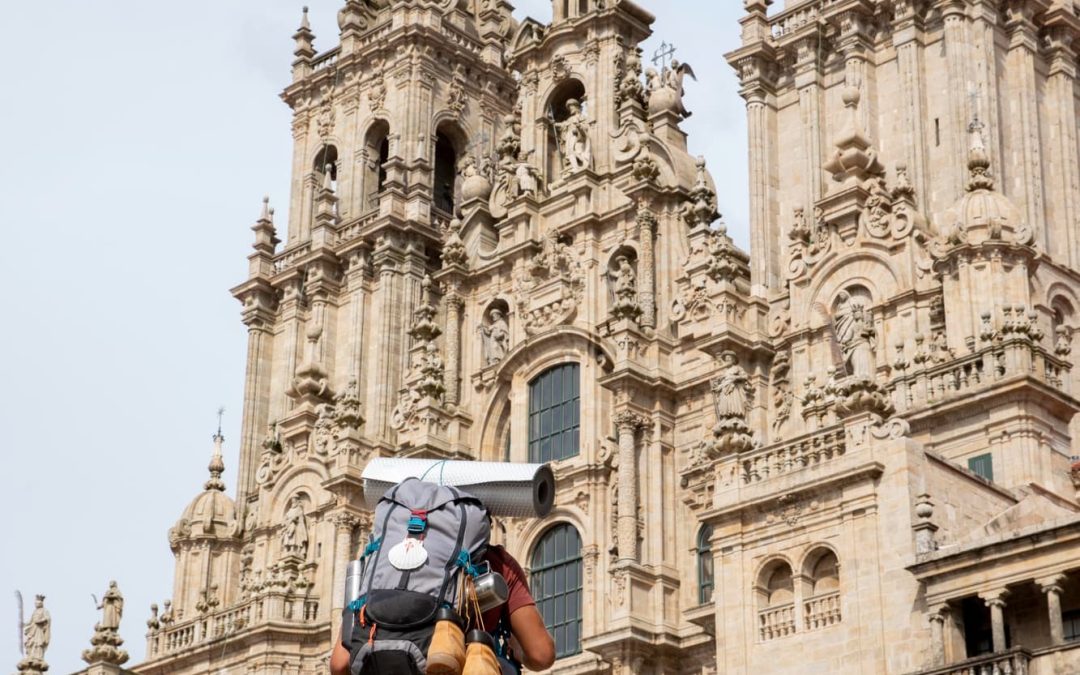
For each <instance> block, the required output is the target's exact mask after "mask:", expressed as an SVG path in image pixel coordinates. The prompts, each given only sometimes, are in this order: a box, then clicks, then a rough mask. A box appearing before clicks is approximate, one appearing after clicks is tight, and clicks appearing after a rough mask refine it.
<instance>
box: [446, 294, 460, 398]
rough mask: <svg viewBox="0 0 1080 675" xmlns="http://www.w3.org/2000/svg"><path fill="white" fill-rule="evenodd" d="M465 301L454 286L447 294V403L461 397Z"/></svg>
mask: <svg viewBox="0 0 1080 675" xmlns="http://www.w3.org/2000/svg"><path fill="white" fill-rule="evenodd" d="M464 306H465V301H464V300H462V299H461V296H460V295H458V292H457V288H456V287H454V288H452V289H450V290H448V291H447V294H446V374H445V375H444V382H443V385H444V386H445V387H446V403H447V405H457V404H458V402H459V401H460V400H461V399H460V392H459V388H460V383H461V310H462V308H463V307H464Z"/></svg>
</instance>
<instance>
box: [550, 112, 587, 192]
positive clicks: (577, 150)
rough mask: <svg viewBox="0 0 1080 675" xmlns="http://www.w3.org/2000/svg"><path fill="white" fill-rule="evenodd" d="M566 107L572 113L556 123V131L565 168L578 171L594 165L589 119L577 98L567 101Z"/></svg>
mask: <svg viewBox="0 0 1080 675" xmlns="http://www.w3.org/2000/svg"><path fill="white" fill-rule="evenodd" d="M566 109H567V110H568V111H569V113H570V114H569V116H568V117H567V118H566V119H565V120H563V121H562V122H556V123H555V133H556V134H557V135H558V137H559V149H560V151H561V152H562V156H563V157H562V159H563V162H562V163H563V169H564V170H565V171H566V172H567V173H577V172H578V171H581V170H582V169H587V168H589V167H590V166H592V143H591V141H590V139H589V120H588V119H586V118H585V115H584V113H582V111H581V102H580V101H578V100H577V99H575V98H572V99H570V100H568V101H567V102H566Z"/></svg>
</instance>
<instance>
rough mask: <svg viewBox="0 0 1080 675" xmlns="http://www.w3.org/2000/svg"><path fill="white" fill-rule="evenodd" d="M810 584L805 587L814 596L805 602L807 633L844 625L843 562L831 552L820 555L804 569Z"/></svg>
mask: <svg viewBox="0 0 1080 675" xmlns="http://www.w3.org/2000/svg"><path fill="white" fill-rule="evenodd" d="M803 569H804V570H806V573H807V576H809V578H810V580H809V585H808V586H807V585H804V586H803V588H805V589H806V591H808V592H809V593H810V597H808V598H804V599H803V625H804V626H805V627H806V630H815V629H818V628H827V627H829V626H832V625H834V624H838V623H840V563H839V562H838V561H837V560H836V554H835V553H833V552H832V551H830V550H828V549H824V550H821V551H818V552H816V553H815V554H814V555H811V556H810V557H809V558H808V559H807V565H806V567H804V568H803Z"/></svg>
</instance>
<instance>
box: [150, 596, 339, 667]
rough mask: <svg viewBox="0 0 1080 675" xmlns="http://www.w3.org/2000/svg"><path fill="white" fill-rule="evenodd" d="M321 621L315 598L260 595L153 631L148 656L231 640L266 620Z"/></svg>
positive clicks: (158, 655) (167, 653)
mask: <svg viewBox="0 0 1080 675" xmlns="http://www.w3.org/2000/svg"><path fill="white" fill-rule="evenodd" d="M318 619H319V601H318V599H316V598H297V597H288V596H280V595H276V594H270V595H265V596H259V597H256V598H251V599H249V600H246V601H244V602H243V603H241V604H239V605H235V606H233V607H231V608H229V609H226V610H222V611H219V612H216V613H215V612H211V613H208V614H203V615H200V616H198V617H196V618H194V619H191V620H189V621H184V622H182V623H177V624H174V625H171V626H163V627H162V628H160V629H158V630H153V631H151V632H150V633H149V634H148V635H147V654H146V656H147V658H148V659H153V658H157V657H161V656H167V655H169V654H175V653H177V652H182V651H184V650H186V649H191V648H194V647H198V646H200V645H203V644H207V643H210V642H214V641H216V640H220V639H223V638H227V637H230V636H232V635H235V634H237V633H239V632H240V631H243V630H244V629H247V628H250V627H252V626H254V625H256V624H259V623H262V622H264V621H281V622H292V623H297V624H306V625H310V624H314V623H316V622H317V621H318Z"/></svg>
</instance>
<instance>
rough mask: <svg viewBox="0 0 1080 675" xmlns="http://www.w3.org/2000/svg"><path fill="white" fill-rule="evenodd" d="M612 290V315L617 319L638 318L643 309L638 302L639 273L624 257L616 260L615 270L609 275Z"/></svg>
mask: <svg viewBox="0 0 1080 675" xmlns="http://www.w3.org/2000/svg"><path fill="white" fill-rule="evenodd" d="M608 280H609V286H610V288H611V297H610V299H611V313H612V314H613V315H614V316H615V317H616V318H630V319H633V318H636V317H637V314H640V312H641V308H640V307H639V306H638V301H637V273H636V272H634V267H633V265H631V264H630V259H629V258H628V257H626V256H624V255H621V256H619V257H618V258H616V259H615V269H614V270H612V271H610V272H609V273H608Z"/></svg>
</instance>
